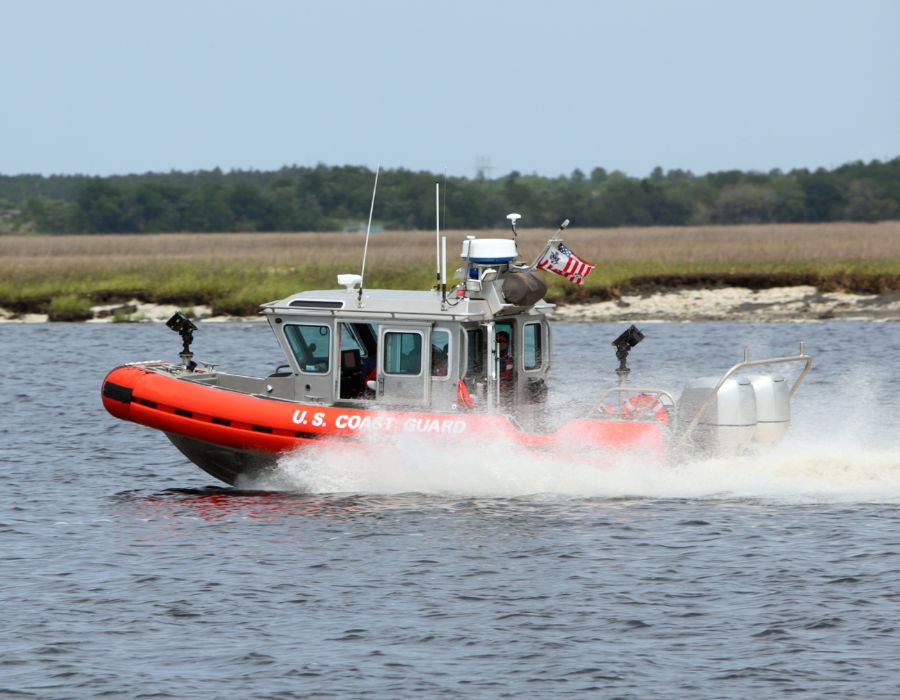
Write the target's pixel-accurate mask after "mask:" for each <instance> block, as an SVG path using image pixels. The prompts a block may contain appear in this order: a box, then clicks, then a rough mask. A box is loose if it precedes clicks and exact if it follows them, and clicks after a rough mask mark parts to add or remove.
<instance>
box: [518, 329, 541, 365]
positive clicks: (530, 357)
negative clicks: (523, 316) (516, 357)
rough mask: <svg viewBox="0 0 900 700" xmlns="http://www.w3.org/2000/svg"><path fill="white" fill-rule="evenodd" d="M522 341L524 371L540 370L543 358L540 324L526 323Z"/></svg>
mask: <svg viewBox="0 0 900 700" xmlns="http://www.w3.org/2000/svg"><path fill="white" fill-rule="evenodd" d="M523 340H524V343H523V349H524V357H523V359H524V361H525V369H526V370H529V369H540V368H541V362H542V357H543V352H542V348H541V324H540V323H526V324H525V328H524V339H523Z"/></svg>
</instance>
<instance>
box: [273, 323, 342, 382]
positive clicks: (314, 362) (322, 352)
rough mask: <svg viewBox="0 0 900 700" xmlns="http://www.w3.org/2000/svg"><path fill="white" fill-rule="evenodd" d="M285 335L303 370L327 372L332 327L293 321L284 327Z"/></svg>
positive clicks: (316, 372)
mask: <svg viewBox="0 0 900 700" xmlns="http://www.w3.org/2000/svg"><path fill="white" fill-rule="evenodd" d="M284 337H285V338H287V341H288V344H289V345H290V346H291V352H293V353H294V357H296V358H297V364H299V365H300V371H301V372H307V373H312V374H327V373H328V370H329V362H328V358H329V357H330V355H331V352H330V350H331V348H330V345H331V329H330V328H329V327H328V326H313V325H305V324H295V323H291V324H288V325H286V326H285V327H284Z"/></svg>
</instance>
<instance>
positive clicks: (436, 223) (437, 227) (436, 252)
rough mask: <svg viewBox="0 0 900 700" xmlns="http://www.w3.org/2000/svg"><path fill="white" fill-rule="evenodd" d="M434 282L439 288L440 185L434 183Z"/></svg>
mask: <svg viewBox="0 0 900 700" xmlns="http://www.w3.org/2000/svg"><path fill="white" fill-rule="evenodd" d="M434 282H435V286H436V287H437V288H438V289H440V288H441V185H440V183H439V182H435V183H434Z"/></svg>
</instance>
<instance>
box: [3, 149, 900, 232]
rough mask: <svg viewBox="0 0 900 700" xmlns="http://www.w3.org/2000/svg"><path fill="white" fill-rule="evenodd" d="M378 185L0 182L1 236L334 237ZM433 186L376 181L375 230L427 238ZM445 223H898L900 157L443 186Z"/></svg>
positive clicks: (80, 179)
mask: <svg viewBox="0 0 900 700" xmlns="http://www.w3.org/2000/svg"><path fill="white" fill-rule="evenodd" d="M373 177H374V173H373V172H372V171H371V170H369V169H368V168H364V167H356V166H340V167H330V166H325V165H318V166H316V167H296V166H295V167H285V168H282V169H280V170H277V171H273V172H259V171H231V172H227V173H226V172H222V171H221V170H218V169H216V170H211V171H198V172H189V173H182V172H170V173H147V174H143V175H124V176H113V177H103V178H101V177H89V176H85V175H52V176H47V177H45V176H42V175H13V176H9V175H2V176H0V232H21V233H29V232H35V233H157V232H180V231H182V232H214V231H217V232H233V231H245V232H253V231H335V230H341V229H347V228H354V227H358V226H360V225H361V223H360V222H361V221H363V220H364V219H365V217H366V216H367V214H368V210H369V200H370V197H371V191H372V181H373ZM442 180H443V176H441V175H435V174H432V173H428V172H412V171H408V170H402V169H400V170H389V171H386V172H383V173H382V176H381V178H380V181H379V194H378V199H377V201H376V204H375V220H376V222H377V223H378V224H379V225H380V226H383V227H385V228H387V229H428V228H431V227H432V226H433V223H434V183H435V182H436V181H442ZM446 185H447V186H446V188H445V189H444V192H445V195H446V205H445V211H444V212H442V214H444V215H445V216H446V224H447V225H448V226H449V227H452V228H456V229H462V228H468V229H478V228H490V227H495V226H497V225H502V224H503V217H504V215H505V214H506V213H507V212H510V211H518V212H520V213H522V214H523V215H524V217H525V218H524V220H523V224H525V225H527V226H531V227H541V226H543V227H550V226H554V225H556V224H557V223H558V222H559V221H560V219H562V218H565V217H568V218H570V219H571V220H572V222H573V225H577V226H578V227H603V228H605V227H616V226H679V225H691V226H699V225H709V224H754V223H756V224H759V223H819V222H830V221H865V222H872V221H882V220H889V219H900V158H895V159H893V160H891V161H889V162H879V161H872V162H870V163H863V162H856V163H848V164H846V165H842V166H840V167H838V168H835V169H833V170H825V169H818V170H815V171H810V170H806V169H800V170H791V171H790V172H787V173H783V172H781V171H778V170H773V171H771V172H769V173H758V172H742V171H738V170H731V171H726V172H718V173H710V174H707V175H693V174H692V173H690V172H688V171H683V170H669V171H667V172H664V171H663V170H662V169H660V168H657V169H655V170H654V171H653V172H652V173H651V174H650V175H649V176H648V177H645V178H635V177H628V176H626V175H624V174H622V173H620V172H618V171H616V172H611V173H609V172H607V171H606V170H604V169H603V168H594V169H593V170H592V171H591V172H590V173H583V172H581V171H580V170H576V171H574V172H573V173H572V174H571V175H569V176H568V177H556V178H550V177H540V176H537V175H523V174H521V173H518V172H512V173H509V174H508V175H505V176H503V177H499V178H493V179H485V178H480V177H479V178H473V179H468V178H449V180H448V181H447V183H446Z"/></svg>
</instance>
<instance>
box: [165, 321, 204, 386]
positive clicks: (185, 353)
mask: <svg viewBox="0 0 900 700" xmlns="http://www.w3.org/2000/svg"><path fill="white" fill-rule="evenodd" d="M166 326H168V327H169V328H171V329H172V330H173V331H175V332H176V333H178V335H180V336H181V340H182V343H183V344H184V347H183V348H182V350H181V353H180V354H179V356H180V357H181V361H182V362H183V363H184V367H185V369H187V370H188V371H189V372H193V371H194V368H195V367H196V366H197V363H196V362H194V360H193V357H194V353H192V352H191V343H193V342H194V331H195V330H197V326H195V325H194V323H193V321H191V319H189V318H188V317H187V316H185V315H184V314H183V313H181V312H180V311H176V312H175V313H174V314H173V315H172V318H170V319H169V320H168V321H166Z"/></svg>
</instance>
